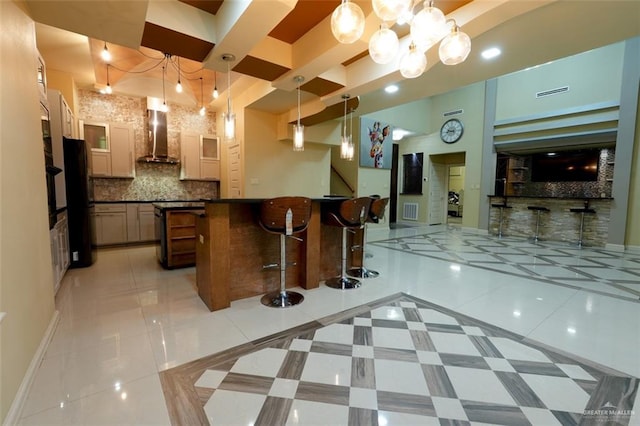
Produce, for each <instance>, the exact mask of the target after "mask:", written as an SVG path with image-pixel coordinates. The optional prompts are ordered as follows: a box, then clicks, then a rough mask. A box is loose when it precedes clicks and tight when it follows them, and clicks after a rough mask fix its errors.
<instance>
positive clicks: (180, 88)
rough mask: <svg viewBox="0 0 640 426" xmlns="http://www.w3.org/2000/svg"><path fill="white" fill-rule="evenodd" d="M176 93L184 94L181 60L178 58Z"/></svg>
mask: <svg viewBox="0 0 640 426" xmlns="http://www.w3.org/2000/svg"><path fill="white" fill-rule="evenodd" d="M176 92H178V93H182V83H181V82H180V58H178V84H176Z"/></svg>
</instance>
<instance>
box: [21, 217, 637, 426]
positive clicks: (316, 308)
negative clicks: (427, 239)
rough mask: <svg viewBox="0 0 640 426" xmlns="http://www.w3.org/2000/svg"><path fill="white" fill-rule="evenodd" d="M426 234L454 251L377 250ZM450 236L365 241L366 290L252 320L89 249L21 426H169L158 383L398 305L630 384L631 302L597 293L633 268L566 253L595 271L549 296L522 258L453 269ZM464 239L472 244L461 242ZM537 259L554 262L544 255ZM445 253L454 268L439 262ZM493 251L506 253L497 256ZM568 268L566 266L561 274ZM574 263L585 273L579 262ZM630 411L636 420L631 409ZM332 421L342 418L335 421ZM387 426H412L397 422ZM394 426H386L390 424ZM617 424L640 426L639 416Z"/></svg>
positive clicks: (70, 285) (628, 295)
mask: <svg viewBox="0 0 640 426" xmlns="http://www.w3.org/2000/svg"><path fill="white" fill-rule="evenodd" d="M427 234H428V235H433V236H434V237H435V238H441V237H443V236H445V237H446V236H447V235H448V236H449V237H446V238H452V239H454V240H455V239H458V242H457V243H452V244H448V247H447V249H446V250H442V253H441V254H442V255H446V256H439V255H438V253H436V252H431V253H430V255H429V256H426V255H422V254H420V253H412V251H415V250H414V249H413V248H409V249H407V250H399V249H398V248H397V247H396V248H390V247H385V245H388V244H389V240H392V239H397V238H404V237H410V238H409V240H412V239H414V237H415V238H419V239H424V237H422V236H424V235H427ZM461 235H462V236H463V237H464V233H462V232H461V231H460V229H459V228H456V227H449V228H447V227H416V228H402V229H396V230H386V229H370V231H369V236H368V241H369V242H372V243H373V244H370V245H369V247H368V251H369V252H370V253H371V254H373V257H372V258H368V259H367V266H368V267H370V268H372V269H376V270H378V271H379V272H380V273H381V276H380V277H379V278H376V279H371V280H367V281H366V282H365V285H363V286H362V287H361V288H359V289H357V290H353V291H337V290H333V289H329V288H327V287H324V286H321V287H320V288H318V289H315V290H311V291H305V290H300V291H301V292H303V293H304V295H305V301H304V302H303V304H302V305H300V306H297V307H294V308H290V309H284V310H278V309H269V308H265V307H263V306H261V305H260V303H259V297H256V298H250V299H244V300H239V301H235V302H233V303H232V306H231V307H230V308H228V309H225V310H222V311H217V312H209V311H208V310H207V308H206V307H205V305H204V303H202V302H201V301H200V299H199V298H198V296H197V294H196V292H195V290H194V289H193V286H194V283H195V269H194V268H187V269H182V270H174V271H165V270H162V269H161V268H160V267H159V265H158V263H157V261H156V259H155V249H154V248H153V247H136V248H125V249H110V250H101V251H100V252H99V256H98V262H97V263H96V264H95V265H93V266H92V267H90V268H87V269H77V270H70V271H69V272H68V273H67V275H66V276H65V278H64V281H63V284H62V287H61V289H60V291H59V293H58V296H57V300H56V304H57V308H58V310H59V311H60V313H61V316H60V323H59V325H58V328H57V330H56V332H55V335H54V338H53V340H52V342H51V344H50V346H49V348H48V350H47V353H46V355H45V359H44V361H43V362H42V364H41V366H40V368H39V369H38V371H37V373H36V377H35V380H34V383H33V386H32V388H31V392H30V395H29V397H28V399H27V402H26V404H25V407H24V410H23V413H22V415H23V417H22V420H21V423H22V424H38V425H44V424H110V425H114V424H131V425H141V424H149V425H156V424H157V425H161V424H169V423H170V421H169V415H168V412H167V408H166V404H165V400H164V397H163V393H162V387H161V385H160V380H159V377H158V372H160V371H163V370H166V369H169V368H172V367H176V366H179V365H182V364H185V363H187V362H189V361H193V360H196V359H198V358H202V357H204V356H207V355H210V354H213V353H216V352H220V351H223V350H226V349H229V348H232V347H234V346H237V345H240V344H243V343H247V342H250V341H252V340H255V339H257V338H260V337H264V336H267V335H270V334H273V333H277V332H280V331H283V330H286V329H289V328H291V327H294V326H297V325H301V324H304V323H307V322H309V321H313V320H317V319H319V318H322V317H325V316H327V315H331V314H335V313H337V312H340V311H343V310H346V309H349V308H353V307H356V306H359V305H362V304H365V303H369V302H371V301H374V300H377V299H380V298H383V297H387V296H389V295H392V294H395V293H398V292H404V293H406V294H409V295H413V296H415V297H417V298H419V299H422V300H425V301H428V302H431V303H434V304H437V305H439V306H442V307H444V308H447V309H451V310H452V311H455V312H459V313H462V314H465V315H468V316H470V317H473V318H476V319H478V320H481V321H485V322H487V323H490V324H493V325H496V326H498V327H502V328H504V329H506V330H509V331H513V332H516V333H519V334H521V335H523V336H525V337H528V338H531V339H533V340H535V341H537V342H541V343H542V344H546V345H549V346H550V347H553V348H557V349H558V350H560V351H564V352H565V353H570V354H575V355H577V356H578V357H582V358H584V359H586V360H590V361H594V362H596V363H599V364H602V365H604V366H607V367H610V368H613V369H616V370H619V371H622V372H624V373H626V374H629V375H632V376H635V377H640V356H639V355H638V354H640V303H638V301H637V297H635V298H634V296H635V293H634V292H633V291H632V292H627V291H625V290H622V291H623V292H624V293H621V294H616V293H614V292H611V291H607V292H602V291H600V287H599V286H600V285H608V286H611V285H610V284H609V283H610V281H611V280H619V281H618V282H615V284H618V285H621V284H624V287H625V288H630V289H631V290H634V291H637V289H638V288H639V287H640V279H638V278H635V276H634V274H636V272H637V270H638V266H637V257H638V256H635V257H634V256H630V255H622V254H620V253H615V254H611V253H609V252H604V251H602V250H593V249H589V248H585V249H582V250H580V251H576V250H573V249H570V248H569V249H568V250H569V251H568V254H567V255H566V258H565V257H563V258H562V260H565V261H567V262H569V264H571V267H572V268H576V269H578V271H579V270H580V268H581V266H587V264H588V265H589V266H591V263H592V262H591V261H592V259H593V258H596V257H601V258H605V260H598V261H597V262H598V263H597V264H596V265H595V268H590V269H589V275H588V276H587V277H586V278H581V280H580V283H581V284H580V285H574V281H573V280H571V284H570V285H566V286H565V285H560V284H562V280H564V279H566V277H555V276H554V277H553V279H549V277H543V276H540V275H537V274H534V273H531V274H530V275H525V274H522V269H521V268H519V266H520V265H521V264H536V262H538V261H539V256H536V254H535V253H531V252H529V255H530V257H529V258H526V257H522V258H519V257H516V258H509V260H508V261H507V260H505V261H504V263H508V264H507V265H506V266H509V267H510V269H509V270H508V271H506V272H501V271H500V269H499V268H487V267H486V264H485V265H482V264H480V265H474V264H473V262H471V261H470V260H469V259H467V260H464V258H463V256H466V255H467V254H468V253H467V254H465V253H466V250H465V249H466V246H465V245H464V244H461V243H460V242H459V241H460V239H459V237H460V236H461ZM480 237H481V238H478V239H477V240H481V239H484V240H485V243H487V244H490V245H492V244H494V242H495V238H493V237H487V236H480ZM469 238H472V239H474V240H476V236H473V234H470V237H469ZM462 241H464V238H462ZM513 244H514V245H520V244H522V245H526V241H524V240H515V241H514V242H513ZM544 250H550V251H546V252H545V253H552V254H554V253H555V254H557V252H556V248H554V247H552V248H551V249H548V248H546V247H545V248H544ZM456 252H457V253H459V254H460V256H459V257H455V258H450V257H448V256H450V254H451V253H456ZM503 252H504V253H506V254H509V253H510V251H509V250H508V249H507V250H504V251H503ZM511 253H513V250H511ZM477 254H478V255H482V254H487V253H483V252H482V251H479V252H478V253H477ZM525 256H526V255H525ZM570 258H572V259H574V260H578V262H577V263H572V262H570V261H569V260H568V259H570ZM483 259H484V260H485V261H486V260H487V259H488V258H481V259H480V260H481V261H483ZM521 259H522V260H521ZM558 259H559V257H556V258H554V263H553V264H554V266H558V265H562V260H558ZM587 260H588V261H589V263H581V262H586V261H587ZM607 265H609V266H612V267H614V268H623V269H622V272H625V274H623V275H619V274H618V275H616V274H615V273H614V274H613V275H612V272H611V271H612V269H611V268H608V267H607ZM614 270H616V271H620V269H614ZM518 271H520V273H519V274H518V273H516V272H518ZM508 272H513V273H508ZM545 272H547V270H545ZM578 273H580V272H578ZM556 281H557V282H556ZM604 281H606V282H604ZM621 281H624V283H622V282H621ZM634 299H635V300H634ZM329 333H332V334H333V336H332V339H333V338H335V336H336V335H338V336H339V335H340V332H339V331H338V330H335V331H330V332H329ZM441 340H442V342H440V343H439V344H441V345H447V344H451V342H447V341H446V338H445V339H441ZM505 350H507V349H505ZM492 368H494V369H496V368H499V366H498V367H494V366H492ZM452 374H453V375H455V374H456V373H455V370H453V372H452ZM479 380H481V379H479ZM529 386H530V387H532V388H533V387H537V388H540V392H541V393H542V394H545V391H544V390H545V389H546V388H547V387H548V386H547V385H546V384H545V383H537V382H535V378H533V379H531V380H530V382H529ZM280 387H281V389H280V392H284V393H286V392H287V383H285V382H283V383H280ZM552 389H553V386H552V384H549V392H547V393H546V394H545V395H547V396H545V398H548V399H549V400H550V401H551V400H553V399H554V394H553V391H552ZM233 397H234V395H229V398H233ZM358 397H359V398H361V399H362V400H364V401H366V395H356V396H354V398H358ZM248 398H249V399H251V397H248ZM234 403H236V402H234V401H232V400H229V401H225V402H224V404H234ZM295 403H296V407H297V409H298V412H299V413H304V415H305V416H307V415H313V410H320V412H321V413H322V415H325V416H326V415H327V414H328V413H326V411H322V409H321V408H319V407H318V405H317V404H314V405H313V406H307V407H306V408H307V409H308V411H305V405H308V403H307V402H305V401H297V400H296V401H295ZM433 403H434V405H435V404H440V405H441V408H440V409H441V410H452V411H455V410H456V409H458V411H459V408H460V407H457V408H456V407H446V404H447V403H448V402H447V401H439V400H434V401H433ZM249 404H250V405H251V402H250V401H249ZM634 406H635V407H640V397H636V402H635V404H634ZM254 408H255V407H254ZM247 411H248V412H249V411H250V409H248V410H247ZM301 415H302V414H301ZM331 415H334V416H336V419H341V418H344V413H331ZM396 415H397V416H398V418H397V419H396V420H397V422H405V424H411V417H410V415H402V414H396ZM403 416H404V417H403ZM536 416H539V418H540V419H541V420H540V422H539V424H545V423H544V419H545V418H546V417H545V416H546V413H543V412H538V411H535V409H531V410H529V412H528V413H527V417H528V418H529V419H532V418H536ZM326 419H327V420H329V419H328V418H326ZM393 419H394V418H393V417H391V418H390V420H389V422H390V423H389V424H395V423H394V421H393ZM414 420H416V419H414ZM302 423H304V422H302ZM629 424H640V413H638V410H636V411H635V413H634V414H633V415H632V416H631V418H630V421H629Z"/></svg>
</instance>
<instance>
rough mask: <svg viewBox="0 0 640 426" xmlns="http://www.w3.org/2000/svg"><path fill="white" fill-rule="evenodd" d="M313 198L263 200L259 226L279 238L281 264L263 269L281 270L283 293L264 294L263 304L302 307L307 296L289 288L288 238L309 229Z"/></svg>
mask: <svg viewBox="0 0 640 426" xmlns="http://www.w3.org/2000/svg"><path fill="white" fill-rule="evenodd" d="M310 217H311V199H309V198H306V197H278V198H272V199H269V200H264V201H263V202H262V203H261V204H260V219H259V221H258V222H259V223H260V226H261V227H262V228H263V229H264V230H265V231H267V232H269V233H271V234H278V235H280V263H279V264H277V263H276V264H271V265H265V266H263V268H264V269H267V268H274V267H280V290H277V291H273V292H270V293H267V294H265V295H264V296H262V299H260V302H261V303H262V304H263V305H265V306H269V307H272V308H286V307H289V306H294V305H297V304H299V303H300V302H302V301H303V300H304V296H303V295H302V294H300V293H296V292H295V291H288V290H287V289H286V269H287V247H286V240H287V237H289V238H293V239H296V240H298V241H302V239H301V238H298V237H296V236H294V235H293V234H297V233H300V232H303V231H304V230H305V229H307V226H309V218H310Z"/></svg>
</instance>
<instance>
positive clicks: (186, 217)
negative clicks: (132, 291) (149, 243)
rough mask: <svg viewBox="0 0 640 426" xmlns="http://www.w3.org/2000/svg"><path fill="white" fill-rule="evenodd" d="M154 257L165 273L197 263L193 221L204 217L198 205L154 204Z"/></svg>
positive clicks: (186, 203) (202, 208) (202, 209)
mask: <svg viewBox="0 0 640 426" xmlns="http://www.w3.org/2000/svg"><path fill="white" fill-rule="evenodd" d="M153 207H154V215H155V229H156V239H157V240H158V242H159V243H158V245H157V246H156V254H157V257H158V261H159V262H160V264H161V265H162V267H164V268H166V269H173V268H184V267H187V266H193V265H195V263H196V217H197V216H198V215H200V214H203V213H204V203H201V202H160V203H154V204H153Z"/></svg>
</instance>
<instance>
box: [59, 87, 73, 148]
mask: <svg viewBox="0 0 640 426" xmlns="http://www.w3.org/2000/svg"><path fill="white" fill-rule="evenodd" d="M60 110H61V111H60V112H61V113H62V117H61V118H62V136H64V137H67V138H73V134H74V131H73V123H74V119H73V113H72V112H71V108H69V105H67V101H65V99H64V98H63V97H62V96H61V97H60Z"/></svg>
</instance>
